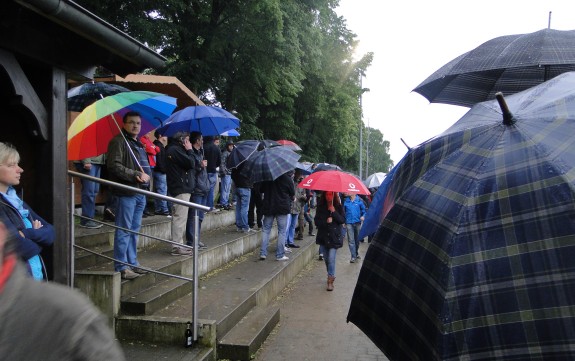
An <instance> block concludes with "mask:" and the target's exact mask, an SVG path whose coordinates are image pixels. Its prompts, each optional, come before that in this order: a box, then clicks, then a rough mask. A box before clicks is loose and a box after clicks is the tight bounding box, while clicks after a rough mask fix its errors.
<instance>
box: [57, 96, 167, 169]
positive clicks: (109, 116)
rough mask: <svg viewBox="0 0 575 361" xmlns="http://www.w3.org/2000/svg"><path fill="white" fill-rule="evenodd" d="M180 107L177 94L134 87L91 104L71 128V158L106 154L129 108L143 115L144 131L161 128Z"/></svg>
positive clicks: (69, 134)
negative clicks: (134, 89) (131, 89)
mask: <svg viewBox="0 0 575 361" xmlns="http://www.w3.org/2000/svg"><path fill="white" fill-rule="evenodd" d="M175 108H176V98H172V97H169V96H167V95H164V94H160V93H154V92H147V91H133V92H125V93H118V94H116V95H111V96H108V97H106V98H104V99H100V100H98V101H96V102H95V103H93V104H92V105H89V106H88V107H87V108H86V109H84V111H82V113H80V114H79V115H78V116H77V117H76V119H74V121H73V122H72V124H71V125H70V128H69V129H68V160H80V159H84V158H89V157H94V156H97V155H100V154H104V153H106V152H107V151H108V143H109V142H110V139H112V138H113V137H114V136H116V135H117V134H119V133H120V128H121V127H122V118H123V117H124V114H126V113H127V112H129V111H135V112H138V113H140V114H141V116H142V132H141V134H146V133H148V132H149V131H151V130H153V129H155V128H157V127H158V126H159V125H160V124H161V122H162V120H164V119H166V118H167V117H168V116H169V115H170V114H171V113H172V112H173V111H174V109H175Z"/></svg>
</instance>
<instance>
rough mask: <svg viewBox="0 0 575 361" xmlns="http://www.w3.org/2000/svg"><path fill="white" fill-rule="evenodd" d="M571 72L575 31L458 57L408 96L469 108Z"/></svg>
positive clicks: (505, 41) (497, 42) (492, 45)
mask: <svg viewBox="0 0 575 361" xmlns="http://www.w3.org/2000/svg"><path fill="white" fill-rule="evenodd" d="M573 70H575V30H570V31H561V30H553V29H543V30H539V31H536V32H534V33H530V34H520V35H508V36H501V37H498V38H495V39H492V40H489V41H487V42H485V43H483V44H481V45H480V46H478V47H477V48H475V49H473V50H471V51H469V52H467V53H465V54H463V55H460V56H458V57H457V58H455V59H453V60H452V61H450V62H449V63H447V64H446V65H444V66H443V67H441V68H440V69H439V70H437V71H436V72H435V73H433V74H431V75H430V76H429V77H428V78H427V79H425V80H424V81H423V82H422V83H421V84H419V85H418V86H417V87H416V88H415V89H413V91H415V92H417V93H419V94H421V95H423V96H424V97H425V98H427V100H429V101H430V102H433V103H446V104H454V105H462V106H466V107H471V106H473V105H474V104H477V103H479V102H482V101H486V100H493V99H495V93H497V92H502V93H503V95H505V96H507V95H511V94H514V93H517V92H520V91H522V90H525V89H528V88H531V87H533V86H535V85H538V84H541V83H543V82H544V81H546V80H549V79H552V78H553V77H555V76H557V75H559V74H562V73H564V72H568V71H573Z"/></svg>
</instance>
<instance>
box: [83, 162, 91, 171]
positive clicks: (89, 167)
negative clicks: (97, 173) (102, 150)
mask: <svg viewBox="0 0 575 361" xmlns="http://www.w3.org/2000/svg"><path fill="white" fill-rule="evenodd" d="M84 169H85V170H90V169H92V163H84Z"/></svg>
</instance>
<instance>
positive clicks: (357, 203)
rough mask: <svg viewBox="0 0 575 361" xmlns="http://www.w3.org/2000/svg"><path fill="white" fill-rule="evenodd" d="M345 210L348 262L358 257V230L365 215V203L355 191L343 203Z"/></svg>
mask: <svg viewBox="0 0 575 361" xmlns="http://www.w3.org/2000/svg"><path fill="white" fill-rule="evenodd" d="M343 209H344V210H345V227H346V228H347V242H348V244H349V252H350V253H351V259H350V261H349V262H350V263H355V261H356V260H357V259H358V258H360V256H359V239H358V237H357V236H358V235H359V230H360V229H361V222H363V219H364V217H365V204H363V201H362V200H361V199H360V198H359V197H357V196H356V195H355V193H351V194H348V197H346V198H345V202H344V203H343Z"/></svg>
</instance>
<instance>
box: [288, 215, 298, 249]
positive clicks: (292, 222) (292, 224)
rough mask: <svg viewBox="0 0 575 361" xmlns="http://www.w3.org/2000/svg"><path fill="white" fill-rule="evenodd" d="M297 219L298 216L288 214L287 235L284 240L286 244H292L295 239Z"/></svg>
mask: <svg viewBox="0 0 575 361" xmlns="http://www.w3.org/2000/svg"><path fill="white" fill-rule="evenodd" d="M297 217H298V214H297V213H296V214H293V213H292V214H290V215H289V218H288V234H287V238H286V244H293V240H294V237H295V229H296V227H297V222H298V220H297Z"/></svg>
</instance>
